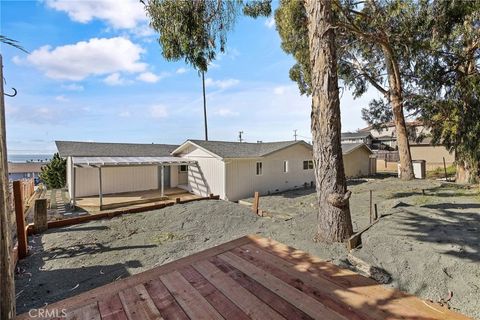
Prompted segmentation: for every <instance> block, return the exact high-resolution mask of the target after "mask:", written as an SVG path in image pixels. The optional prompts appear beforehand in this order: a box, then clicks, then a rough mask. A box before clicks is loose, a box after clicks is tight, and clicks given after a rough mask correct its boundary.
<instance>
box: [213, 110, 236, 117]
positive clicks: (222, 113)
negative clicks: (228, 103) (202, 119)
mask: <svg viewBox="0 0 480 320" xmlns="http://www.w3.org/2000/svg"><path fill="white" fill-rule="evenodd" d="M213 113H214V114H216V115H218V116H221V117H234V116H238V115H239V113H238V112H236V111H232V110H230V109H227V108H220V109H218V110H215V111H214V112H213Z"/></svg>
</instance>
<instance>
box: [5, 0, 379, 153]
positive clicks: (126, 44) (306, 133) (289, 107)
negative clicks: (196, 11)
mask: <svg viewBox="0 0 480 320" xmlns="http://www.w3.org/2000/svg"><path fill="white" fill-rule="evenodd" d="M0 9H1V22H0V28H1V31H0V34H2V35H4V36H8V37H10V38H13V39H16V40H18V41H19V42H20V43H21V45H22V46H23V47H24V48H25V49H26V50H27V51H28V52H29V54H26V53H24V52H22V51H19V50H18V49H15V48H12V47H9V46H6V45H2V46H1V50H0V51H1V54H2V56H3V65H4V78H5V81H6V84H5V91H6V92H7V93H11V92H12V90H11V88H12V87H14V88H15V89H17V91H18V94H17V96H15V97H13V98H10V97H5V104H6V122H7V147H8V152H9V154H29V153H45V154H49V153H52V152H55V151H56V147H55V143H54V141H55V140H73V141H94V142H131V143H169V144H180V143H182V142H184V141H185V140H187V139H203V137H204V127H203V102H202V82H201V77H200V76H199V74H198V72H197V71H196V70H194V69H193V68H191V66H189V65H187V64H186V63H185V62H184V61H175V62H171V61H166V60H165V59H164V58H163V57H162V55H161V48H160V45H159V44H158V34H157V33H155V32H154V30H152V29H150V28H149V26H148V19H147V17H146V14H145V11H144V9H143V5H142V4H141V3H140V2H139V1H138V0H122V1H117V0H94V1H89V0H82V1H80V0H79V1H76V0H42V1H4V0H2V1H1V8H0ZM293 64H294V60H293V58H292V57H291V56H289V55H287V54H286V53H284V52H283V51H282V49H281V47H280V38H279V36H278V33H277V31H276V29H275V23H274V20H273V19H272V18H259V19H256V20H255V19H251V18H247V17H241V18H240V19H239V20H238V22H237V24H236V25H235V28H234V30H233V31H232V32H231V33H230V34H229V37H228V40H227V50H226V52H225V53H224V54H219V55H218V56H217V59H216V60H215V61H214V62H213V63H212V64H211V66H210V68H209V71H208V73H207V74H206V91H207V109H208V131H209V139H210V140H224V141H237V139H238V132H239V131H243V132H244V133H243V138H244V139H245V141H248V142H256V141H258V140H261V141H280V140H293V134H294V130H295V129H296V130H297V134H298V136H299V139H304V140H306V141H310V140H311V138H310V136H311V135H310V101H311V100H310V98H309V97H306V96H301V95H300V93H299V91H298V88H297V85H296V83H294V82H292V81H291V80H290V78H289V76H288V71H289V69H290V67H291V66H292V65H293ZM340 85H341V84H340ZM375 97H377V93H376V92H375V91H373V90H370V91H369V92H367V94H365V95H364V96H363V97H361V98H359V99H356V100H354V99H353V98H352V96H351V94H350V93H349V92H348V91H347V90H343V89H341V116H342V131H355V130H357V129H359V128H362V127H364V126H365V125H366V124H365V123H364V121H363V120H362V119H361V109H362V108H363V107H365V106H367V105H368V102H369V101H370V100H371V99H372V98H375Z"/></svg>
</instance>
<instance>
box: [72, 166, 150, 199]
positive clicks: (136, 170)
mask: <svg viewBox="0 0 480 320" xmlns="http://www.w3.org/2000/svg"><path fill="white" fill-rule="evenodd" d="M76 170H77V174H76V188H75V190H76V192H75V193H76V196H77V197H84V196H92V195H98V194H99V179H98V168H77V169H76ZM157 188H158V167H157V166H130V167H103V168H102V191H103V193H104V194H108V193H119V192H133V191H142V190H151V189H157Z"/></svg>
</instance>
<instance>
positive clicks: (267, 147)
mask: <svg viewBox="0 0 480 320" xmlns="http://www.w3.org/2000/svg"><path fill="white" fill-rule="evenodd" d="M188 141H190V142H192V143H194V144H196V145H198V146H200V147H202V148H204V149H206V150H208V151H210V152H212V153H214V154H216V155H218V156H220V157H222V158H259V157H264V156H266V155H269V154H271V153H273V152H276V151H279V150H282V149H284V148H287V147H290V146H292V145H294V144H301V145H304V146H306V147H307V148H311V147H312V146H311V145H310V144H308V143H306V142H305V141H303V140H298V141H278V142H258V143H250V142H229V141H205V140H188Z"/></svg>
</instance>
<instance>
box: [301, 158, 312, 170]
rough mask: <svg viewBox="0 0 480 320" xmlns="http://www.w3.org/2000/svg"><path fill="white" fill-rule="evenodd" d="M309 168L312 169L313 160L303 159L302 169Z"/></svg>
mask: <svg viewBox="0 0 480 320" xmlns="http://www.w3.org/2000/svg"><path fill="white" fill-rule="evenodd" d="M310 169H313V160H305V161H303V170H310Z"/></svg>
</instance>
